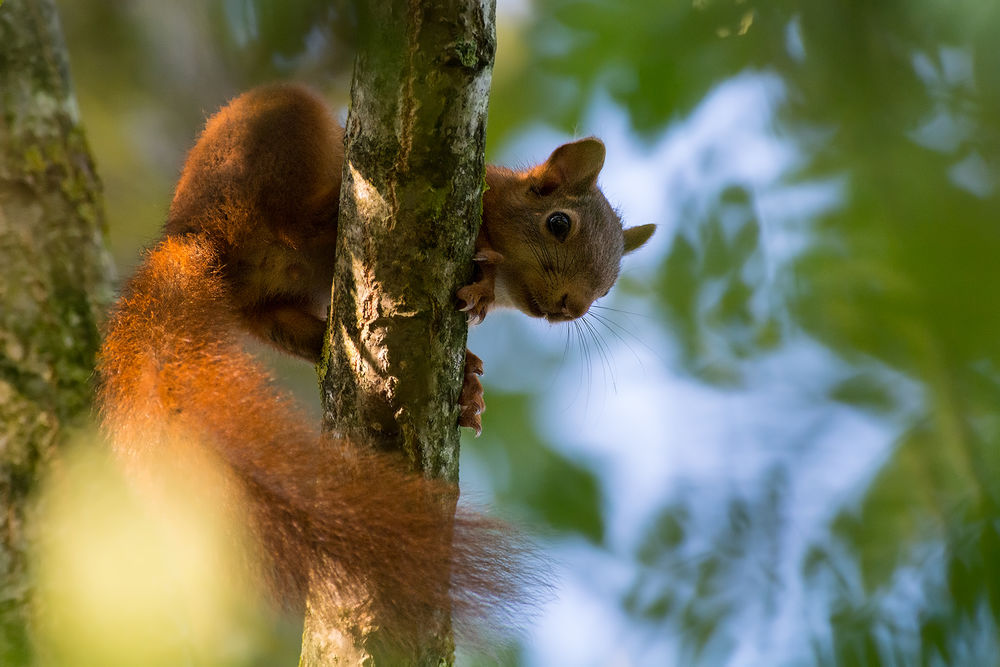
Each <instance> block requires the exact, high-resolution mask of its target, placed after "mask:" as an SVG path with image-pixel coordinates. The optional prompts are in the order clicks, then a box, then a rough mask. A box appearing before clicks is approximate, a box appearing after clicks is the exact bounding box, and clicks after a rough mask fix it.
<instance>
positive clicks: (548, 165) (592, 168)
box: [535, 137, 604, 194]
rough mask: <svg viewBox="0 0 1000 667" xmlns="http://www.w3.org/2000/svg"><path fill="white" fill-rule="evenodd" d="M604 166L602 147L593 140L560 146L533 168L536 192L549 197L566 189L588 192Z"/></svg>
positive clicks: (597, 141)
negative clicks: (536, 181)
mask: <svg viewBox="0 0 1000 667" xmlns="http://www.w3.org/2000/svg"><path fill="white" fill-rule="evenodd" d="M603 166H604V144H603V143H602V142H601V140H600V139H598V138H596V137H587V138H586V139H580V140H578V141H573V142H570V143H568V144H563V145H562V146H560V147H559V148H557V149H555V150H554V151H552V155H550V156H549V159H548V160H546V161H545V162H544V163H543V164H540V165H538V166H537V167H536V168H535V177H536V178H537V179H538V184H537V186H536V189H537V190H538V192H539V193H540V194H548V193H550V192H554V191H555V190H558V189H562V188H566V189H568V190H572V191H583V190H589V189H590V188H592V187H594V185H595V184H596V183H597V175H598V174H599V173H601V167H603Z"/></svg>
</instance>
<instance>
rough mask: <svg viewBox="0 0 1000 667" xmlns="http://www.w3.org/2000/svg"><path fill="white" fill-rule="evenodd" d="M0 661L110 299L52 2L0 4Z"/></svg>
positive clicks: (19, 634)
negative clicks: (40, 492)
mask: <svg viewBox="0 0 1000 667" xmlns="http://www.w3.org/2000/svg"><path fill="white" fill-rule="evenodd" d="M0 112H2V113H0V267H2V268H0V507H3V508H4V511H3V512H2V513H0V576H2V580H0V624H2V633H3V636H2V637H0V664H5V665H8V664H21V663H22V661H25V660H27V652H28V645H27V634H26V618H27V613H26V607H27V601H28V596H29V592H30V591H29V588H30V586H29V583H28V580H27V577H26V573H25V565H26V560H25V549H26V541H27V538H28V533H29V531H28V530H27V529H26V509H25V503H26V500H27V499H28V497H29V495H30V494H31V492H32V491H33V490H34V488H35V486H36V483H37V481H38V479H39V477H40V476H41V474H40V473H41V471H42V468H43V466H44V465H45V463H46V462H47V461H48V460H49V459H50V458H51V455H52V453H53V452H54V451H55V449H56V448H57V447H58V446H59V445H60V444H61V443H62V442H63V441H64V440H65V439H66V436H67V431H68V430H69V429H71V428H72V427H74V426H79V425H81V424H82V423H83V422H84V420H85V418H86V417H87V415H88V414H89V409H90V394H91V391H90V384H89V380H90V375H91V373H92V372H93V369H94V355H95V353H96V351H97V348H98V343H99V336H98V331H97V320H98V317H99V313H100V312H101V310H102V309H103V306H104V305H105V304H106V303H107V302H108V299H109V297H110V283H109V276H110V273H111V269H110V267H111V264H110V259H109V257H108V256H107V254H106V251H105V247H104V238H103V236H104V221H103V211H102V208H101V200H100V188H99V185H98V181H97V177H96V176H95V173H94V168H93V164H92V162H91V158H90V154H89V151H88V149H87V145H86V141H85V140H84V135H83V132H82V130H81V128H80V123H79V119H78V117H77V108H76V102H75V100H74V98H73V94H72V91H71V88H70V82H69V73H68V65H67V58H66V47H65V45H64V43H63V37H62V34H61V32H60V28H59V23H58V18H57V15H56V10H55V5H54V3H53V2H52V1H51V0H7V2H5V3H3V7H2V8H0Z"/></svg>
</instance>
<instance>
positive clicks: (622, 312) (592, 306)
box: [590, 303, 656, 320]
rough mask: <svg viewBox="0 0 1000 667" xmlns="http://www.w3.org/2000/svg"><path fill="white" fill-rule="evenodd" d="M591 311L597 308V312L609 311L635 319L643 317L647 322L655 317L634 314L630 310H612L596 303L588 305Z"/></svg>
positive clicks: (647, 314) (646, 314) (645, 314)
mask: <svg viewBox="0 0 1000 667" xmlns="http://www.w3.org/2000/svg"><path fill="white" fill-rule="evenodd" d="M590 308H591V310H593V309H594V308H597V309H598V310H610V311H611V312H613V313H621V314H622V315H634V316H635V317H644V318H646V319H647V320H655V319H656V317H654V316H653V315H650V314H649V313H636V312H634V311H631V310H622V309H621V308H612V307H611V306H601V305H598V304H596V303H592V304H590Z"/></svg>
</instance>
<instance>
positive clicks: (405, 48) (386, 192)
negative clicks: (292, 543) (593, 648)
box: [303, 0, 495, 665]
mask: <svg viewBox="0 0 1000 667" xmlns="http://www.w3.org/2000/svg"><path fill="white" fill-rule="evenodd" d="M361 6H362V7H363V8H364V9H363V10H362V12H363V14H364V15H363V16H362V17H361V40H360V45H359V49H360V50H359V54H358V57H357V61H356V63H355V71H354V83H353V86H352V91H351V112H350V115H349V117H348V123H347V158H346V160H345V165H344V181H343V187H342V190H341V200H340V221H339V231H338V239H337V267H336V271H335V275H334V285H335V288H334V291H333V304H332V308H331V324H330V331H329V346H328V352H327V355H328V356H327V358H326V362H325V366H324V367H323V368H322V369H321V372H322V376H323V404H324V426H325V428H326V429H327V430H328V431H331V432H333V433H336V434H338V435H341V436H344V437H346V438H347V439H348V440H350V441H351V442H352V443H354V444H355V445H357V446H362V447H365V446H367V447H373V448H377V449H381V450H395V451H401V452H404V453H405V455H406V457H407V459H408V460H409V462H410V464H411V465H412V467H413V468H414V469H415V470H418V471H420V472H422V473H423V474H425V475H428V476H431V477H439V478H443V479H446V480H448V481H450V482H452V483H457V481H458V443H459V430H458V426H457V420H458V397H459V392H460V390H461V383H462V370H463V365H464V360H465V356H464V353H465V338H466V334H467V325H466V317H465V315H464V314H463V313H461V312H459V311H458V309H457V303H456V297H455V292H456V290H457V289H458V288H459V287H460V286H461V285H462V284H464V283H466V282H468V281H469V279H470V277H471V272H472V269H471V266H472V262H471V258H472V250H473V244H474V241H475V236H476V233H477V231H478V228H479V222H480V218H481V213H482V203H481V202H482V192H483V184H484V169H485V166H484V160H483V156H484V149H485V136H486V107H487V100H488V93H489V85H490V75H491V72H492V65H493V53H494V49H495V34H494V0H436V1H433V2H424V1H419V2H418V1H417V0H410V1H409V2H403V1H402V0H372V1H370V2H367V3H362V5H361ZM455 498H457V487H456V493H455ZM442 511H444V512H449V513H451V512H453V511H454V502H452V503H451V504H450V507H446V508H442ZM441 539H444V540H448V539H450V536H449V535H442V536H441ZM442 575H443V576H447V573H446V572H443V573H442ZM348 616H350V615H348ZM344 617H345V615H344V614H340V615H339V618H338V615H336V614H323V613H320V610H317V609H315V608H313V607H312V606H310V608H309V610H308V612H307V619H306V629H305V634H304V640H303V664H307V665H319V664H330V663H331V662H334V661H335V660H339V661H340V662H342V663H351V664H353V663H355V662H362V661H365V662H366V664H388V663H390V662H392V661H393V660H394V659H399V656H398V655H397V656H395V657H392V656H390V654H389V653H385V652H383V648H380V647H381V646H382V645H381V643H380V641H379V633H378V631H377V628H378V619H370V622H367V623H366V622H359V621H358V620H357V619H354V618H352V619H351V621H350V623H349V625H348V626H347V627H345V626H344V625H343V621H342V619H343V618H344ZM438 621H439V622H438V623H437V625H436V627H432V628H428V629H427V635H426V637H425V638H424V639H425V641H423V642H422V644H423V645H422V646H420V647H418V649H417V651H416V654H415V655H410V656H408V657H407V659H406V662H407V663H408V664H428V665H439V664H451V663H452V661H453V659H454V658H453V653H454V642H453V640H452V638H451V631H450V617H449V612H448V610H446V609H443V610H441V614H440V618H439V619H438ZM338 623H340V627H338Z"/></svg>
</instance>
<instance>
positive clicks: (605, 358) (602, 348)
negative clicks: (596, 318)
mask: <svg viewBox="0 0 1000 667" xmlns="http://www.w3.org/2000/svg"><path fill="white" fill-rule="evenodd" d="M579 321H580V322H582V323H583V326H584V327H586V328H587V331H589V332H590V337H591V339H592V340H593V341H594V345H595V346H596V348H597V353H598V354H599V355H600V357H601V366H602V368H603V370H604V381H605V382H607V380H608V377H609V376H610V377H611V386H612V388H613V389H614V391H615V393H618V381H617V378H616V377H615V369H614V364H613V363H612V361H611V348H610V347H609V346H608V342H607V341H606V340H604V338H603V337H602V336H601V335H600V331H598V329H597V327H595V326H594V323H593V322H591V321H590V320H588V319H587V317H586V315H585V316H584V317H581V318H580V320H579Z"/></svg>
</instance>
